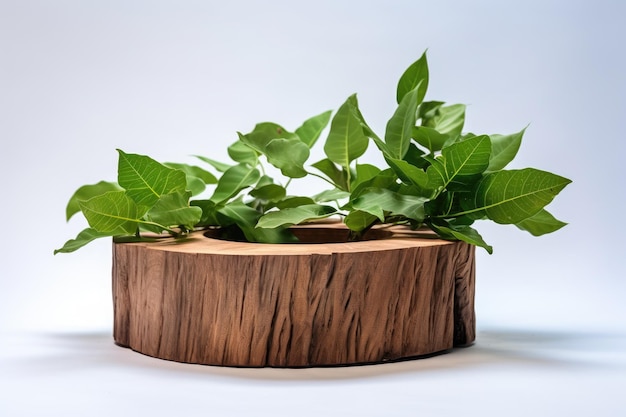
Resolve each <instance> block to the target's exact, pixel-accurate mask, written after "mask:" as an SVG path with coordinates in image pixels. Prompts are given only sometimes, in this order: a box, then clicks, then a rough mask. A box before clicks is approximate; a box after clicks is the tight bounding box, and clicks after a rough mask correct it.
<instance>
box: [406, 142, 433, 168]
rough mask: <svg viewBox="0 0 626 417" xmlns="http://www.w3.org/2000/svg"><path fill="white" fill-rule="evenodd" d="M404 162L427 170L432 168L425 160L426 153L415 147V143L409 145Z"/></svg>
mask: <svg viewBox="0 0 626 417" xmlns="http://www.w3.org/2000/svg"><path fill="white" fill-rule="evenodd" d="M404 160H405V161H407V162H408V163H409V164H411V165H413V166H416V167H418V168H421V169H423V170H426V168H428V167H429V166H430V162H428V160H427V159H426V158H425V153H424V152H423V151H422V150H421V149H419V148H418V147H417V146H415V143H411V144H409V150H408V151H407V153H406V155H404Z"/></svg>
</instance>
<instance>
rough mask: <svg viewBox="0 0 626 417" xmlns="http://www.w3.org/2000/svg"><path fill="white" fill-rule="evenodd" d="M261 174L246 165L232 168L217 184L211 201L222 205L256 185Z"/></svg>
mask: <svg viewBox="0 0 626 417" xmlns="http://www.w3.org/2000/svg"><path fill="white" fill-rule="evenodd" d="M260 176H261V174H260V173H259V171H258V170H257V169H256V168H251V167H249V166H247V165H244V164H239V165H235V166H232V167H230V168H228V169H227V170H226V172H224V174H223V175H222V177H221V178H220V179H219V181H218V182H217V187H215V191H214V192H213V195H212V196H211V198H210V200H211V201H213V202H215V203H222V202H224V201H226V200H228V199H230V198H232V197H234V196H235V195H237V194H238V193H239V192H240V191H241V190H243V189H244V188H247V187H250V186H252V185H254V184H255V183H256V182H257V181H258V179H259V177H260Z"/></svg>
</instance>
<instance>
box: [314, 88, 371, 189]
mask: <svg viewBox="0 0 626 417" xmlns="http://www.w3.org/2000/svg"><path fill="white" fill-rule="evenodd" d="M352 97H355V96H351V97H350V98H348V100H346V102H345V103H344V104H343V105H342V106H341V107H340V108H339V110H337V113H336V114H335V117H333V120H332V122H331V124H330V132H329V134H328V139H327V140H326V144H325V145H324V152H325V153H326V156H328V159H330V160H331V161H333V162H334V163H336V164H338V165H339V166H341V167H343V168H344V169H345V170H346V171H347V172H348V175H349V170H350V162H352V161H353V160H355V159H356V158H358V157H359V156H361V155H363V153H365V150H366V149H367V144H368V138H367V136H365V134H364V133H363V128H362V127H361V123H360V122H359V120H358V119H357V118H356V117H355V115H354V112H353V111H352V109H351V104H350V100H351V98H352ZM355 98H356V97H355ZM349 183H350V181H348V184H349Z"/></svg>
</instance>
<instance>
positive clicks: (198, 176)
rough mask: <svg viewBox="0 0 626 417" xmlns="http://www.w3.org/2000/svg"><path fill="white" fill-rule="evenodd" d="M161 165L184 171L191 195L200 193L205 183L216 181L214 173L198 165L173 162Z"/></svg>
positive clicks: (204, 187)
mask: <svg viewBox="0 0 626 417" xmlns="http://www.w3.org/2000/svg"><path fill="white" fill-rule="evenodd" d="M163 165H165V166H166V167H168V168H173V169H179V170H181V171H183V172H184V173H185V178H186V180H187V190H188V191H191V194H192V195H198V194H200V193H202V192H203V191H204V190H205V189H206V184H215V183H217V178H215V175H213V174H211V173H210V172H209V171H206V170H204V169H202V168H200V167H198V166H195V165H188V164H180V163H175V162H166V163H165V164H163Z"/></svg>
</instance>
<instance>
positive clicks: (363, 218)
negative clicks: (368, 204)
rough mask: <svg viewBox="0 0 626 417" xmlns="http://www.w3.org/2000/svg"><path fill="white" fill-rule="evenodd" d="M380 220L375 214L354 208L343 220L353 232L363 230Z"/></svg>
mask: <svg viewBox="0 0 626 417" xmlns="http://www.w3.org/2000/svg"><path fill="white" fill-rule="evenodd" d="M377 220H378V218H377V217H376V216H374V215H373V214H370V213H367V212H365V211H360V210H354V211H351V212H350V213H348V215H347V216H346V217H345V219H344V220H343V222H344V223H345V225H346V226H347V227H348V229H350V230H352V231H353V232H357V233H358V232H362V231H363V230H365V229H367V228H368V227H370V226H371V225H372V224H373V223H375V222H376V221H377Z"/></svg>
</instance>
